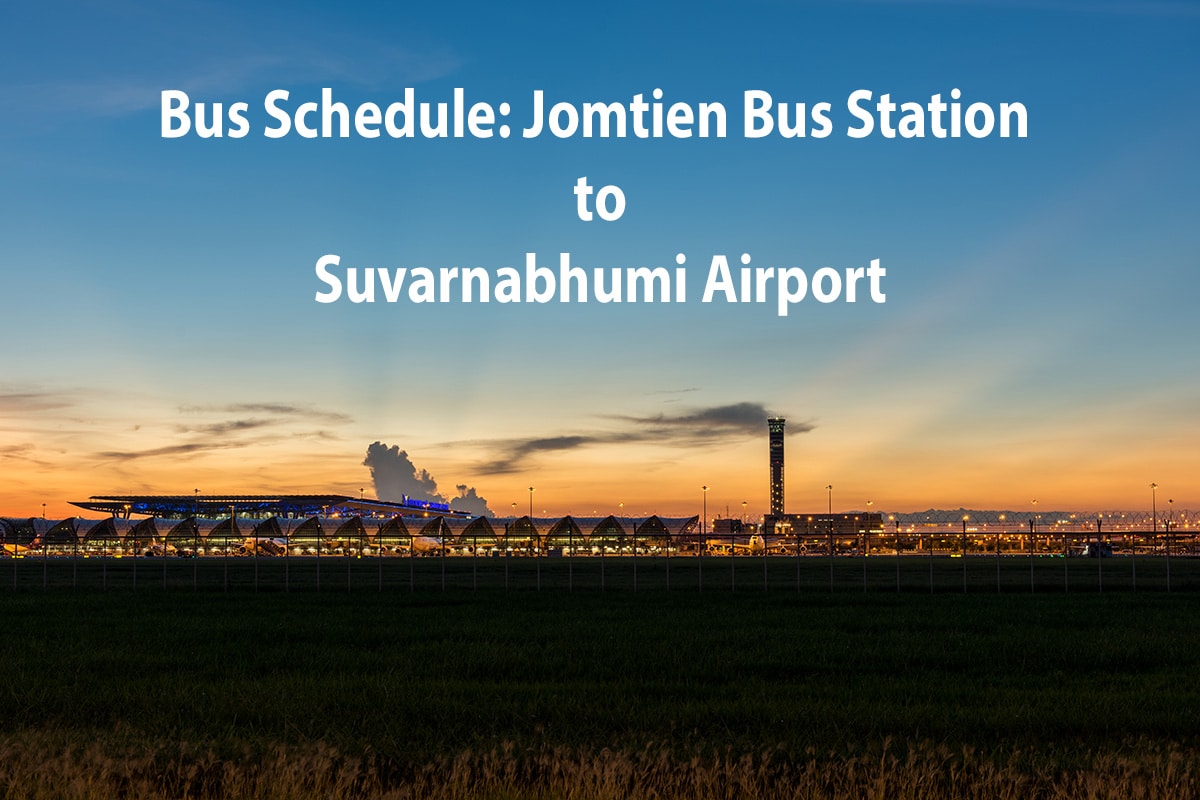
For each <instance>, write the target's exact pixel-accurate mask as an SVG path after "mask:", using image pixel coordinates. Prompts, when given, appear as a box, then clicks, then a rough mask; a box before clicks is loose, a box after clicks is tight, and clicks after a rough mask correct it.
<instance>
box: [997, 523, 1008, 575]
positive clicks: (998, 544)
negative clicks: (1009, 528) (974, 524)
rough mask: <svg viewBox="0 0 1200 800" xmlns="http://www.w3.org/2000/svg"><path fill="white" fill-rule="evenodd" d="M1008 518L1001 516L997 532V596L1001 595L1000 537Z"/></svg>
mask: <svg viewBox="0 0 1200 800" xmlns="http://www.w3.org/2000/svg"><path fill="white" fill-rule="evenodd" d="M1005 519H1006V516H1005V515H1004V514H1001V515H1000V527H999V528H998V529H997V530H996V594H1000V536H1001V534H1003V532H1004V520H1005Z"/></svg>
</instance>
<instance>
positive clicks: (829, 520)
mask: <svg viewBox="0 0 1200 800" xmlns="http://www.w3.org/2000/svg"><path fill="white" fill-rule="evenodd" d="M825 491H826V492H827V494H828V499H829V510H828V512H827V513H826V514H825V525H826V530H827V531H828V533H829V591H830V592H832V591H833V484H832V483H831V484H829V485H827V486H826V487H825Z"/></svg>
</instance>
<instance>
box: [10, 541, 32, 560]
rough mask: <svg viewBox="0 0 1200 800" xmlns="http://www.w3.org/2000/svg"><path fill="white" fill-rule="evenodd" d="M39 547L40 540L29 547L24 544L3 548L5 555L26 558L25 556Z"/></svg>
mask: <svg viewBox="0 0 1200 800" xmlns="http://www.w3.org/2000/svg"><path fill="white" fill-rule="evenodd" d="M37 547H38V540H37V539H34V540H33V541H32V542H30V543H29V544H28V545H23V544H7V543H5V544H4V546H3V555H6V556H12V557H13V558H24V557H25V554H26V553H28V552H30V551H31V550H35V549H37Z"/></svg>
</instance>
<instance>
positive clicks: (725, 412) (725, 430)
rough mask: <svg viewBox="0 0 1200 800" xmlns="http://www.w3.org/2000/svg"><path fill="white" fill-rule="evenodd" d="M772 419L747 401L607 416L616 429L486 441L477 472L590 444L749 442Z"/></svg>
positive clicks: (795, 428) (503, 469)
mask: <svg viewBox="0 0 1200 800" xmlns="http://www.w3.org/2000/svg"><path fill="white" fill-rule="evenodd" d="M771 416H774V415H773V414H771V413H769V412H768V411H767V409H766V407H765V406H763V405H762V404H761V403H749V402H745V403H734V404H732V405H725V406H710V407H707V408H695V409H690V410H685V411H682V412H680V413H676V414H656V415H653V416H648V417H638V416H629V415H619V414H612V415H606V416H604V417H602V418H603V419H607V420H611V421H614V422H617V423H619V424H620V425H621V427H619V428H617V429H615V430H612V429H610V430H604V431H595V432H590V433H582V434H564V435H560V436H549V437H539V438H534V439H499V440H494V441H491V442H486V443H485V444H486V445H488V446H490V448H491V449H492V450H493V452H494V453H495V455H494V456H493V457H492V458H491V459H489V460H487V461H486V462H484V463H483V464H482V465H480V467H479V471H480V472H483V473H485V474H489V475H502V474H509V473H513V472H519V471H521V470H523V469H527V468H528V466H529V463H528V462H529V460H530V458H531V457H533V456H536V455H538V454H539V453H547V452H561V451H566V450H576V449H579V448H581V447H588V446H591V445H609V444H641V443H645V444H663V445H668V446H679V447H683V446H696V445H707V444H716V443H718V442H723V441H730V440H737V439H749V438H753V437H756V436H763V435H765V434H766V422H767V418H768V417H771ZM814 427H815V425H814V423H812V422H809V421H803V422H793V423H791V424H790V425H789V426H788V433H789V434H797V433H807V432H809V431H811V430H813V428H814Z"/></svg>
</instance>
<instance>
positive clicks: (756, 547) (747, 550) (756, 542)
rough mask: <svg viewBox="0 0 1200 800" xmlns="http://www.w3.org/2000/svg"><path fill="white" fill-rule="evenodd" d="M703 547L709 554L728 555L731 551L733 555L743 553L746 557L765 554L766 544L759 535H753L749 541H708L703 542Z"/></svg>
mask: <svg viewBox="0 0 1200 800" xmlns="http://www.w3.org/2000/svg"><path fill="white" fill-rule="evenodd" d="M705 546H706V547H707V548H708V550H709V551H710V552H718V553H729V552H731V551H732V553H733V554H734V555H737V554H739V553H744V554H747V555H761V554H763V553H766V552H767V542H766V540H765V539H763V537H762V534H761V533H753V534H751V535H750V539H749V541H745V542H739V541H737V540H736V539H735V540H734V541H730V540H729V539H709V540H707V541H706V542H705Z"/></svg>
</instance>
